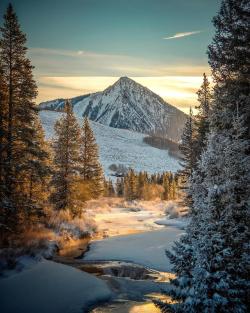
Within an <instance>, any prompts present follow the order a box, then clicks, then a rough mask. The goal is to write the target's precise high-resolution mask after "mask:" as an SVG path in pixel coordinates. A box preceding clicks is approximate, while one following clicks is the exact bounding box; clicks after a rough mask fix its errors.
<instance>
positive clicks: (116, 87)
mask: <svg viewBox="0 0 250 313" xmlns="http://www.w3.org/2000/svg"><path fill="white" fill-rule="evenodd" d="M71 103H72V105H73V108H74V112H75V113H76V114H77V115H78V116H80V117H82V116H88V117H89V119H90V120H92V121H95V122H99V123H101V124H104V125H107V126H111V127H115V128H123V129H130V130H134V131H137V132H141V133H150V132H160V133H163V132H164V133H166V135H167V136H168V137H169V138H170V139H173V140H175V141H178V140H179V139H180V134H181V132H182V128H183V125H184V123H185V120H186V115H185V114H184V113H183V112H181V111H180V110H178V109H177V108H176V107H174V106H172V105H170V104H168V103H167V102H165V101H164V100H163V99H162V98H161V97H159V96H158V95H157V94H155V93H154V92H152V91H151V90H149V89H148V88H146V87H144V86H142V85H140V84H138V83H137V82H135V81H134V80H132V79H130V78H128V77H126V76H125V77H121V78H119V80H118V81H116V82H115V83H114V84H113V85H112V86H109V87H108V88H106V89H105V90H104V91H103V92H97V93H93V94H89V95H83V96H79V97H76V98H72V99H71ZM63 106H64V100H63V99H57V100H54V101H49V102H44V103H41V104H40V108H41V109H53V110H60V109H62V108H63Z"/></svg>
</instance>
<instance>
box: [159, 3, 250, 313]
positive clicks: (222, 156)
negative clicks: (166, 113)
mask: <svg viewBox="0 0 250 313" xmlns="http://www.w3.org/2000/svg"><path fill="white" fill-rule="evenodd" d="M249 8H250V7H249V1H247V0H237V1H234V0H224V1H222V5H221V8H220V11H219V13H218V15H217V16H216V17H215V18H214V19H213V23H214V26H215V30H216V32H215V36H214V38H213V41H212V43H211V44H210V46H209V48H208V57H209V64H210V66H211V70H212V76H213V80H214V87H213V90H212V91H211V90H210V88H209V83H208V80H207V78H206V76H205V75H204V80H203V84H202V86H201V89H200V90H199V91H198V100H199V107H198V111H199V112H198V115H196V116H193V115H192V112H191V114H190V118H189V119H188V121H187V123H186V126H185V130H184V134H183V139H182V144H181V147H180V149H181V151H182V153H183V162H182V163H183V167H184V169H183V172H182V178H183V181H184V183H185V186H186V194H187V196H186V201H187V202H188V204H189V206H190V217H191V222H190V224H189V226H188V227H187V229H186V234H185V235H183V236H182V237H181V239H180V241H178V242H176V244H175V245H174V247H173V250H172V251H167V256H168V258H169V259H170V261H171V262H172V264H173V270H174V272H175V273H176V278H175V279H173V280H172V281H171V283H172V288H170V290H169V292H168V294H169V295H170V296H171V297H172V299H173V300H174V301H173V303H162V302H157V305H158V306H159V307H160V308H161V311H162V312H180V313H183V312H184V313H185V312H190V313H191V312H192V313H200V312H203V313H206V312H207V313H223V312H224V313H229V312H231V313H236V312H237V313H243V312H244V313H246V312H249V310H250V306H249V263H250V259H249V238H250V236H249V235H250V233H249V221H250V216H249V194H250V193H249V164H250V162H249V150H250V149H249V126H250V116H249V89H250V88H249V77H250V75H249V74H250V73H249V70H250V66H249V65H250V64H249V43H250V33H249V12H250V11H249Z"/></svg>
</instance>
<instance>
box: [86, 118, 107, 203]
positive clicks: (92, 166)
mask: <svg viewBox="0 0 250 313" xmlns="http://www.w3.org/2000/svg"><path fill="white" fill-rule="evenodd" d="M80 156H81V158H80V159H81V177H82V178H83V180H85V181H87V182H89V183H90V185H91V190H92V196H93V197H98V196H100V195H101V194H102V192H103V171H102V167H101V164H100V162H99V155H98V146H97V144H96V140H95V136H94V133H93V131H92V129H91V127H90V124H89V121H88V118H87V117H85V119H84V123H83V127H82V140H81V154H80Z"/></svg>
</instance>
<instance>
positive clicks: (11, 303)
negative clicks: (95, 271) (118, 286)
mask: <svg viewBox="0 0 250 313" xmlns="http://www.w3.org/2000/svg"><path fill="white" fill-rule="evenodd" d="M0 290H1V295H0V297H1V300H0V312H1V313H80V312H84V311H83V310H84V309H86V308H87V307H88V306H89V305H90V304H93V303H97V302H98V301H106V300H108V299H109V298H110V297H111V291H110V289H109V288H108V287H107V285H106V283H105V282H104V281H102V280H100V279H98V278H96V277H95V276H93V275H89V274H87V273H85V272H82V271H79V270H77V269H75V268H73V267H70V266H65V265H62V264H58V263H54V262H51V261H46V260H43V261H40V262H37V263H36V264H33V265H32V266H31V267H30V268H29V267H28V268H27V269H25V270H23V271H22V272H21V273H18V274H16V275H12V276H10V277H7V278H1V279H0Z"/></svg>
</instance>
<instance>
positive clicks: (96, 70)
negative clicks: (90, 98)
mask: <svg viewBox="0 0 250 313" xmlns="http://www.w3.org/2000/svg"><path fill="white" fill-rule="evenodd" d="M8 2H9V1H6V0H1V2H0V14H1V19H0V22H1V24H2V15H3V13H4V11H5V10H6V7H7V5H8ZM12 4H13V7H14V9H15V11H16V13H17V15H18V18H19V22H20V24H21V28H22V30H23V31H24V32H25V33H26V34H27V46H28V48H29V52H28V55H29V57H30V59H31V61H32V64H33V65H34V66H35V70H34V74H35V78H36V80H37V83H38V91H39V94H38V98H37V102H38V103H39V102H41V101H45V100H51V99H55V98H65V97H67V98H68V97H73V96H77V95H82V94H85V93H89V92H95V91H101V90H103V89H105V88H106V87H108V86H109V85H111V84H112V83H114V82H115V81H116V80H117V79H118V78H119V77H121V76H128V77H130V78H132V79H134V80H135V81H137V82H139V83H141V84H143V85H145V86H146V87H148V88H149V89H151V90H152V91H154V92H156V93H157V94H159V95H160V96H161V97H163V98H164V99H165V100H166V101H167V102H169V103H171V104H173V105H175V106H177V107H178V108H180V109H181V110H183V111H186V112H187V111H188V110H189V107H190V106H194V105H195V104H196V98H197V96H196V91H197V89H198V88H199V86H200V84H201V83H202V74H203V73H204V72H206V73H207V74H208V75H209V74H210V71H209V66H208V62H207V54H206V51H207V46H208V44H209V43H210V42H211V40H212V37H213V33H214V28H213V25H212V21H211V20H212V18H213V16H215V15H216V14H217V12H218V10H219V6H220V0H70V1H69V0H13V1H12Z"/></svg>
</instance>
